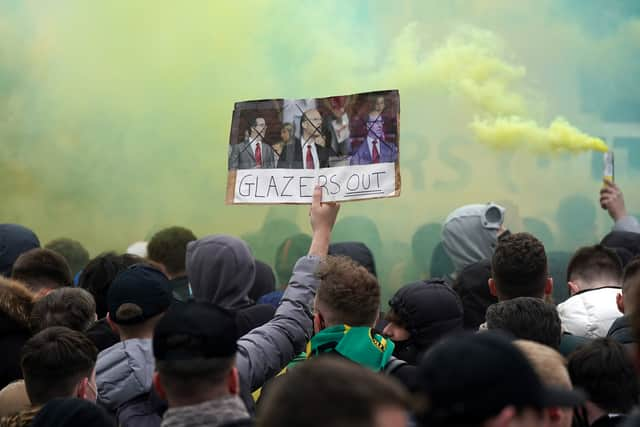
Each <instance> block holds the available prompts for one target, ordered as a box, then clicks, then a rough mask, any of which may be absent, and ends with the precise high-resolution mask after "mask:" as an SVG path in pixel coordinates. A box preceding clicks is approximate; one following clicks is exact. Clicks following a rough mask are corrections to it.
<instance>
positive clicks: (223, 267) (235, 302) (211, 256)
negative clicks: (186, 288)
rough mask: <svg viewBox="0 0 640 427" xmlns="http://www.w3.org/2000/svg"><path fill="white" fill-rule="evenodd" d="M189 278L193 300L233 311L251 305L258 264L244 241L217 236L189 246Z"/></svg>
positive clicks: (205, 238) (204, 238)
mask: <svg viewBox="0 0 640 427" xmlns="http://www.w3.org/2000/svg"><path fill="white" fill-rule="evenodd" d="M187 277H188V278H189V283H190V284H191V290H192V291H193V296H194V297H195V298H196V299H197V300H202V301H208V302H211V303H213V304H217V305H219V306H220V307H223V308H226V309H229V310H238V309H241V308H245V307H248V306H249V305H251V300H250V298H249V291H250V290H251V287H252V286H253V283H254V281H255V278H256V264H255V259H254V258H253V255H252V254H251V250H250V249H249V246H248V245H247V244H246V243H245V242H244V241H242V240H240V239H238V238H236V237H232V236H227V235H224V234H216V235H210V236H205V237H203V238H201V239H198V240H196V241H193V242H190V243H189V244H188V245H187Z"/></svg>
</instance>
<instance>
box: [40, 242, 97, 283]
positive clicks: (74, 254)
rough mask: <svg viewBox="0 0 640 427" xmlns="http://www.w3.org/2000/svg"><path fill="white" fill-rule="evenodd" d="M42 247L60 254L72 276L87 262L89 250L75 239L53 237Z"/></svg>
mask: <svg viewBox="0 0 640 427" xmlns="http://www.w3.org/2000/svg"><path fill="white" fill-rule="evenodd" d="M44 247H45V249H51V250H52V251H54V252H57V253H59V254H60V255H62V256H63V257H64V259H65V260H67V263H68V264H69V267H70V268H71V275H72V276H74V277H75V275H76V274H78V272H79V271H81V270H82V269H83V268H84V266H85V265H87V263H88V262H89V252H87V250H86V249H85V248H84V246H82V243H80V242H78V241H77V240H72V239H67V238H60V239H55V240H52V241H50V242H49V243H47V244H46V245H44Z"/></svg>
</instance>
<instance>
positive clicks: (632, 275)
mask: <svg viewBox="0 0 640 427" xmlns="http://www.w3.org/2000/svg"><path fill="white" fill-rule="evenodd" d="M639 284H640V257H636V258H634V259H632V260H631V261H630V262H629V264H627V266H626V267H625V268H624V273H623V274H622V292H628V291H629V289H630V288H631V287H632V286H633V287H636V286H638V285H639Z"/></svg>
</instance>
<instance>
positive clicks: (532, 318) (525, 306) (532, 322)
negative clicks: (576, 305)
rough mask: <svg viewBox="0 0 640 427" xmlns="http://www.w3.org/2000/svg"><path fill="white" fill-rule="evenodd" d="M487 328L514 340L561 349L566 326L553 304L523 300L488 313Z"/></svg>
mask: <svg viewBox="0 0 640 427" xmlns="http://www.w3.org/2000/svg"><path fill="white" fill-rule="evenodd" d="M487 328H488V329H501V330H503V331H506V332H509V333H511V334H512V335H513V336H514V337H516V338H519V339H525V340H530V341H535V342H538V343H540V344H544V345H546V346H549V347H551V348H553V349H556V350H558V349H559V348H560V339H561V337H562V324H561V322H560V316H559V315H558V310H556V307H555V306H554V305H553V304H549V303H546V302H544V301H543V300H541V299H539V298H532V297H519V298H513V299H510V300H506V301H502V302H499V303H497V304H493V305H491V306H489V308H488V309H487Z"/></svg>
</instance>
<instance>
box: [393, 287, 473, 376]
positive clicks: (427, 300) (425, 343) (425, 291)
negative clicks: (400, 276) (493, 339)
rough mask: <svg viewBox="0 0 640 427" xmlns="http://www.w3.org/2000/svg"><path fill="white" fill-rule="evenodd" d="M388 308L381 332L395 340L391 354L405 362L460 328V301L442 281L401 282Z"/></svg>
mask: <svg viewBox="0 0 640 427" xmlns="http://www.w3.org/2000/svg"><path fill="white" fill-rule="evenodd" d="M389 307H390V310H389V311H388V312H387V315H386V320H387V321H388V322H389V323H387V325H386V326H385V328H384V331H383V333H384V335H385V336H387V337H389V338H391V339H392V340H393V342H395V343H396V346H395V347H394V355H395V356H396V357H398V358H400V359H402V360H406V361H407V362H409V363H412V362H415V361H416V360H417V356H418V355H419V354H420V353H422V352H424V351H425V350H427V349H428V348H429V347H431V346H432V345H433V344H434V343H435V342H437V341H438V340H439V339H441V338H442V337H444V336H446V335H448V334H451V333H455V332H461V331H462V326H463V311H462V303H461V302H460V298H459V297H458V294H456V292H455V291H454V290H453V289H452V288H451V287H450V286H448V285H447V284H445V283H444V282H435V281H432V282H422V281H421V282H415V283H410V284H408V285H405V286H403V287H402V288H400V289H399V290H398V291H397V292H396V293H395V294H394V296H393V297H392V298H391V300H389ZM407 359H411V360H407Z"/></svg>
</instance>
